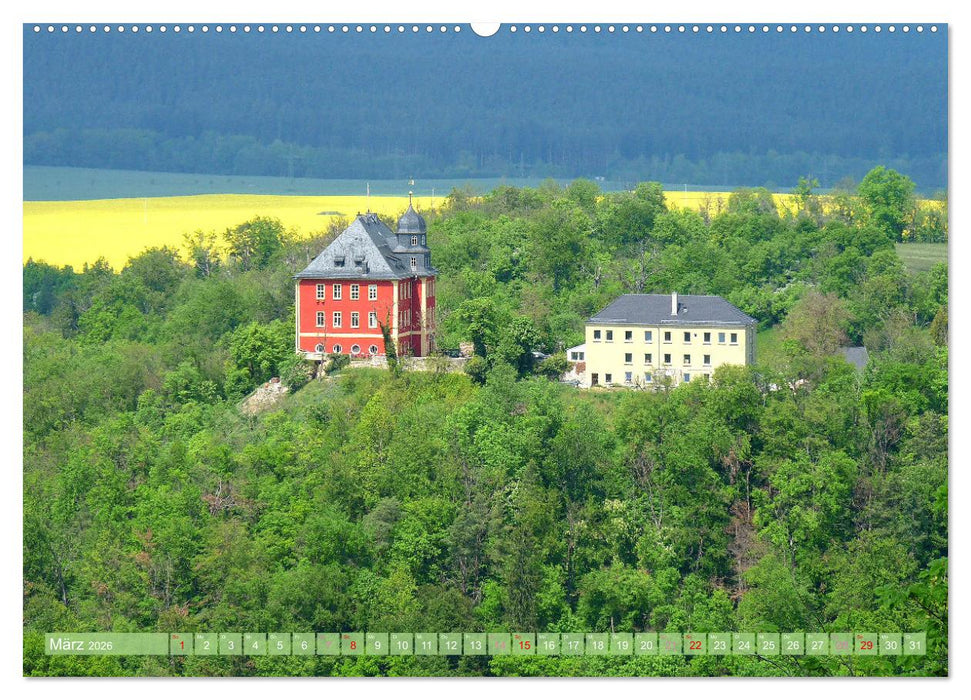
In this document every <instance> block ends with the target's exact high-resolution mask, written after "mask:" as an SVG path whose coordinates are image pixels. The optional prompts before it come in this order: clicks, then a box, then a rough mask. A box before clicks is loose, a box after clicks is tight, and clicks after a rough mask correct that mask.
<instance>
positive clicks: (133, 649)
mask: <svg viewBox="0 0 971 700" xmlns="http://www.w3.org/2000/svg"><path fill="white" fill-rule="evenodd" d="M44 653H45V654H47V655H48V656H109V655H110V656H118V655H124V654H131V655H133V656H136V655H137V656H168V655H169V635H168V634H166V633H165V632H158V633H153V632H82V633H79V634H65V633H49V634H46V635H44Z"/></svg>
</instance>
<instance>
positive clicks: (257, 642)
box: [243, 632, 266, 656]
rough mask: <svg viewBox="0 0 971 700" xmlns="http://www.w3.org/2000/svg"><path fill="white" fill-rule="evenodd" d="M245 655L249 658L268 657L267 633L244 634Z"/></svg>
mask: <svg viewBox="0 0 971 700" xmlns="http://www.w3.org/2000/svg"><path fill="white" fill-rule="evenodd" d="M243 653H244V654H246V655H247V656H266V633H265V632H247V633H246V634H244V635H243Z"/></svg>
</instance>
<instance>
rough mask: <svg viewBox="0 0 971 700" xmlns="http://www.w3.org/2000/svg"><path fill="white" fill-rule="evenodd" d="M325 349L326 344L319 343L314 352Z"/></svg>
mask: <svg viewBox="0 0 971 700" xmlns="http://www.w3.org/2000/svg"><path fill="white" fill-rule="evenodd" d="M323 351H324V344H323V343H317V345H316V346H315V347H314V352H323Z"/></svg>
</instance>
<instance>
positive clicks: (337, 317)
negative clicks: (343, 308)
mask: <svg viewBox="0 0 971 700" xmlns="http://www.w3.org/2000/svg"><path fill="white" fill-rule="evenodd" d="M340 327H341V312H340V311H335V312H334V328H340Z"/></svg>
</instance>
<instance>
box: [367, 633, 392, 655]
mask: <svg viewBox="0 0 971 700" xmlns="http://www.w3.org/2000/svg"><path fill="white" fill-rule="evenodd" d="M364 638H365V641H366V644H365V648H366V649H367V655H368V656H387V655H388V652H389V651H390V644H389V642H388V633H387V632H368V633H367V634H366V635H365V636H364Z"/></svg>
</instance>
